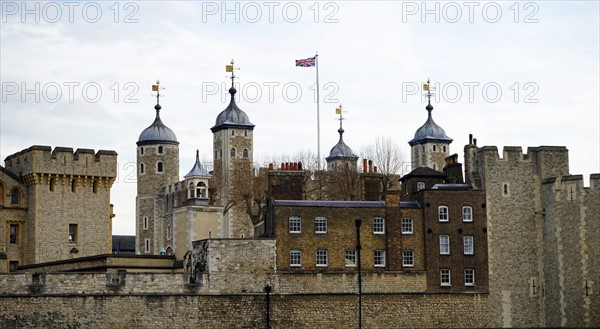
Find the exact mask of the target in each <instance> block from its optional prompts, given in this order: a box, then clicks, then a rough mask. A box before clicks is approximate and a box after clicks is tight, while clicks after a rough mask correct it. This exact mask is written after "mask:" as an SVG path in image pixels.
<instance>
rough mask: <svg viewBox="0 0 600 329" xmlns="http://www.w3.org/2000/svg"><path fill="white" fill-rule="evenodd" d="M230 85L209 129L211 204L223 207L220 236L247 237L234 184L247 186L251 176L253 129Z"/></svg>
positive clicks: (249, 226) (247, 225) (250, 230)
mask: <svg viewBox="0 0 600 329" xmlns="http://www.w3.org/2000/svg"><path fill="white" fill-rule="evenodd" d="M234 78H235V76H234V75H233V68H232V75H231V81H232V85H231V88H230V89H229V94H230V95H231V101H230V102H229V105H228V106H227V108H225V110H223V111H222V112H221V113H220V114H219V115H218V116H217V120H216V122H215V125H214V126H213V127H212V128H210V129H211V131H212V132H213V151H214V153H213V154H214V160H213V161H214V172H213V179H214V184H215V185H216V186H215V189H216V191H215V195H214V199H215V203H216V204H217V205H219V206H221V207H224V208H225V213H224V215H223V225H224V227H223V230H222V235H223V237H241V236H244V237H251V236H252V235H253V230H254V228H253V225H252V222H251V221H250V219H249V217H248V215H247V214H246V211H245V208H243V207H244V205H243V202H240V196H241V193H243V191H238V190H236V187H240V188H243V187H244V186H248V184H247V183H248V182H249V181H250V180H251V179H253V174H252V159H253V131H254V124H252V123H251V122H250V119H249V118H248V115H246V113H245V112H244V111H242V110H241V109H240V108H239V107H238V106H237V104H236V103H235V94H236V92H237V90H236V89H235V88H234V86H233V81H234Z"/></svg>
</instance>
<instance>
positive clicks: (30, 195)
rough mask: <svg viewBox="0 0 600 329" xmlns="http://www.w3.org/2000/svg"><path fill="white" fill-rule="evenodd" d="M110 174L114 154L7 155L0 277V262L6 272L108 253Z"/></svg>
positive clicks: (39, 150)
mask: <svg viewBox="0 0 600 329" xmlns="http://www.w3.org/2000/svg"><path fill="white" fill-rule="evenodd" d="M116 175H117V153H116V152H114V151H104V150H100V151H98V152H96V153H95V152H94V150H91V149H77V150H76V151H75V152H73V149H72V148H67V147H56V148H54V150H52V148H51V147H49V146H39V145H34V146H32V147H30V148H28V149H25V150H23V151H21V152H18V153H15V154H13V155H10V156H8V157H7V158H6V160H5V167H1V166H0V192H2V193H1V194H0V222H2V224H3V225H0V226H1V227H0V245H2V246H6V249H5V250H0V251H1V252H0V254H1V253H4V254H5V255H4V256H3V257H0V272H2V271H5V270H6V266H5V265H4V264H2V260H3V259H4V260H6V261H8V262H9V265H10V267H11V269H12V268H16V266H21V265H26V264H33V263H42V262H51V261H57V260H62V259H69V258H74V257H84V256H92V255H97V254H106V253H109V252H110V250H111V239H112V225H111V223H112V217H113V213H112V206H111V204H110V187H111V186H112V184H113V182H114V180H115V177H116ZM9 188H10V191H11V192H10V202H4V201H6V200H4V196H5V193H6V192H7V191H6V190H7V189H9ZM5 222H6V223H7V225H6V226H4V223H5ZM5 227H6V230H5ZM5 239H6V240H8V241H4V240H5Z"/></svg>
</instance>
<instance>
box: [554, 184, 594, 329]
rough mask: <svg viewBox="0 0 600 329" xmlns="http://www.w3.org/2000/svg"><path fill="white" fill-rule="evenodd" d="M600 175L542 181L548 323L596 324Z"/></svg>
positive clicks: (584, 325) (563, 324) (569, 324)
mask: <svg viewBox="0 0 600 329" xmlns="http://www.w3.org/2000/svg"><path fill="white" fill-rule="evenodd" d="M599 181H600V175H592V177H591V179H590V182H591V186H590V187H584V185H583V177H582V176H580V175H579V176H560V177H557V178H549V179H546V180H544V182H543V185H542V206H543V209H544V233H543V234H544V240H543V250H544V258H543V259H544V267H543V274H544V280H543V282H542V283H543V288H544V313H545V320H546V323H545V324H546V325H547V326H551V327H558V326H568V327H589V326H592V324H596V325H597V324H598V323H600V315H599V313H600V298H599V297H598V293H597V292H596V290H597V287H596V286H595V285H596V284H598V278H600V262H599V261H598V259H599V258H600V250H599V249H598V246H599V245H600V238H599V236H600V235H599V233H600V229H599V228H600V224H599V223H600V219H599V217H598V215H597V214H599V213H600V202H599V200H600V184H598V183H599Z"/></svg>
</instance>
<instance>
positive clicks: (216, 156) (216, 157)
mask: <svg viewBox="0 0 600 329" xmlns="http://www.w3.org/2000/svg"><path fill="white" fill-rule="evenodd" d="M218 158H219V153H218V152H217V150H215V159H218Z"/></svg>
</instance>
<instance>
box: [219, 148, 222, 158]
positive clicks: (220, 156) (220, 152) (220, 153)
mask: <svg viewBox="0 0 600 329" xmlns="http://www.w3.org/2000/svg"><path fill="white" fill-rule="evenodd" d="M222 157H223V149H219V158H222Z"/></svg>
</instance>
